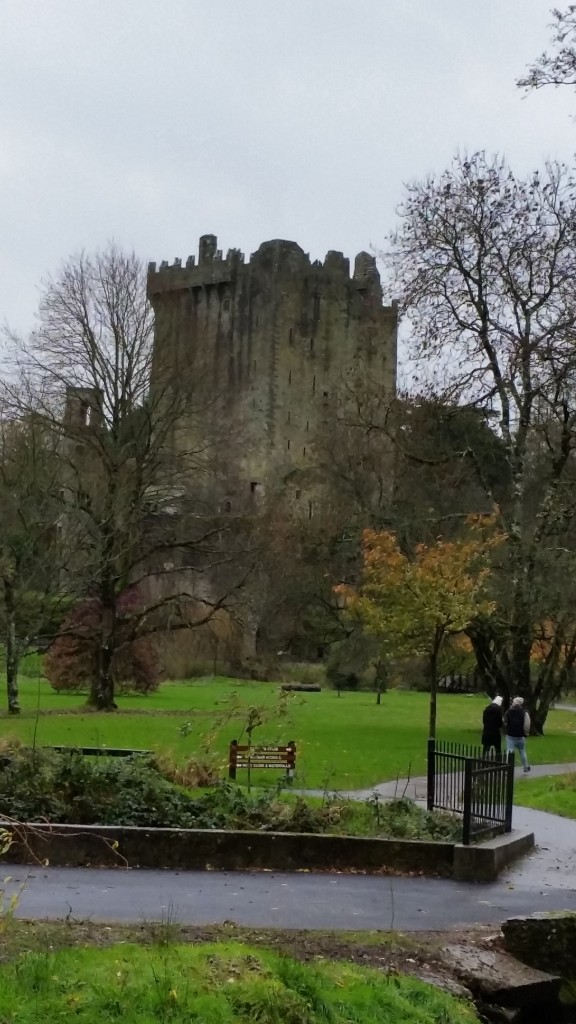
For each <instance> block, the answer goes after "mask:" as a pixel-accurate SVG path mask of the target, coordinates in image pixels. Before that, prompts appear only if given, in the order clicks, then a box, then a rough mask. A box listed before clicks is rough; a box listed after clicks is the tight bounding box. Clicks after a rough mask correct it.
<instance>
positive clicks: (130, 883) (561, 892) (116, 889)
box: [4, 765, 576, 931]
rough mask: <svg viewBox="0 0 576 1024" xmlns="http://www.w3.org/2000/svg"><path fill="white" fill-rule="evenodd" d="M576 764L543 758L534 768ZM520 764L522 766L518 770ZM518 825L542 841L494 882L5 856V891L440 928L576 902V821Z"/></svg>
mask: <svg viewBox="0 0 576 1024" xmlns="http://www.w3.org/2000/svg"><path fill="white" fill-rule="evenodd" d="M567 771H576V765H548V766H546V765H539V766H535V767H534V768H533V771H532V773H531V777H539V776H543V775H551V774H559V773H561V772H567ZM520 774H521V773H520ZM374 791H375V792H377V793H379V795H380V796H381V797H382V798H390V797H394V796H395V795H401V794H402V793H404V792H406V794H407V795H408V796H411V797H412V798H415V799H419V800H420V799H422V797H423V796H425V793H426V780H425V779H422V778H416V779H413V780H410V781H409V780H399V781H398V782H392V783H389V782H387V783H382V784H381V785H379V786H375V787H374V788H373V789H370V790H366V791H362V792H354V793H351V794H348V795H350V796H353V797H354V798H356V799H361V798H363V797H366V796H369V795H370V794H371V793H372V792H374ZM514 825H515V827H516V828H520V829H528V830H530V831H533V832H534V833H535V835H536V841H537V843H538V848H537V849H536V850H535V851H534V852H533V853H532V854H530V855H528V856H527V857H525V858H523V860H521V861H520V862H518V864H516V865H515V866H514V867H512V868H510V869H509V870H508V871H506V872H505V873H504V874H503V875H502V876H501V877H500V879H499V880H498V882H495V883H491V884H489V885H480V884H465V883H462V882H453V881H450V880H444V879H433V878H383V877H379V876H373V875H372V876H370V875H348V874H342V875H333V874H323V873H320V872H306V873H302V874H300V873H295V874H282V873H276V872H262V873H254V874H252V873H248V872H235V873H224V872H222V873H217V872H214V873H213V872H199V871H189V872H186V871H185V872H172V871H145V870H122V869H116V870H113V869H112V870H110V869H97V868H41V869H35V868H33V869H30V870H28V869H23V868H22V867H16V866H13V867H10V866H9V865H5V866H4V877H6V875H11V876H12V880H11V881H10V882H7V883H6V885H5V888H6V891H7V893H8V894H10V893H12V892H13V891H15V890H16V889H18V888H19V887H20V886H21V885H22V884H24V890H23V892H22V894H21V898H20V902H19V904H18V908H17V911H16V913H17V915H18V916H20V917H25V918H36V919H38V918H62V917H66V915H70V916H72V917H74V918H76V919H83V920H85V919H87V918H91V919H92V920H95V921H110V922H112V921H122V922H128V921H131V922H141V921H144V920H148V921H152V920H155V921H158V920H162V919H163V918H166V917H173V918H175V919H176V920H177V921H179V922H181V923H182V924H198V925H201V924H219V923H222V922H224V921H234V922H236V923H237V924H242V925H249V926H255V927H283V928H311V929H314V928H320V929H332V928H338V929H362V928H368V929H372V928H375V929H389V928H393V927H394V928H397V929H400V930H406V931H408V930H421V929H436V928H438V929H441V928H446V927H450V926H453V925H465V924H472V923H491V924H498V923H500V922H501V921H502V920H504V918H506V917H510V916H511V915H514V914H524V913H533V912H534V911H536V910H564V909H571V910H576V821H572V820H570V819H567V818H558V817H556V816H555V815H552V814H545V813H544V812H542V811H534V810H531V809H529V808H524V807H515V809H514Z"/></svg>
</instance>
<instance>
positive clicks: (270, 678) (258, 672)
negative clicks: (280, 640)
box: [232, 654, 282, 683]
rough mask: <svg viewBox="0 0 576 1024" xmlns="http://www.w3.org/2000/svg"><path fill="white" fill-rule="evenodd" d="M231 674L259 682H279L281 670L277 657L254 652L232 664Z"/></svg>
mask: <svg viewBox="0 0 576 1024" xmlns="http://www.w3.org/2000/svg"><path fill="white" fill-rule="evenodd" d="M232 675H234V676H236V677H237V678H238V679H255V680H258V681H259V682H263V683H266V682H272V683H275V682H278V683H279V682H280V681H281V678H282V671H281V669H280V664H279V662H278V659H277V658H275V657H274V656H273V655H271V654H255V655H253V656H252V657H251V658H244V659H243V660H242V661H240V662H238V663H237V664H234V665H233V666H232Z"/></svg>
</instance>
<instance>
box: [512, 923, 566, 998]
mask: <svg viewBox="0 0 576 1024" xmlns="http://www.w3.org/2000/svg"><path fill="white" fill-rule="evenodd" d="M502 933H503V935H504V946H505V948H506V950H507V951H508V952H509V953H511V954H512V956H515V957H516V958H517V959H518V960H521V961H522V963H525V964H528V965H529V966H530V967H536V968H537V969H539V970H541V971H550V973H552V974H560V975H561V976H562V977H563V978H567V979H569V980H571V981H576V913H575V912H573V911H570V910H565V911H561V912H557V913H546V912H541V913H537V914H532V915H531V916H530V917H512V918H510V919H509V920H508V921H506V922H505V923H504V924H503V925H502Z"/></svg>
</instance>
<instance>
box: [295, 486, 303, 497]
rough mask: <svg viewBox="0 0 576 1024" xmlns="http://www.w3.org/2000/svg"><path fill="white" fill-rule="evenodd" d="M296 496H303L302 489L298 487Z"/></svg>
mask: <svg viewBox="0 0 576 1024" xmlns="http://www.w3.org/2000/svg"><path fill="white" fill-rule="evenodd" d="M296 497H297V498H301V497H302V491H301V490H300V488H298V490H297V491H296Z"/></svg>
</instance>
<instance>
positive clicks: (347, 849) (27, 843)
mask: <svg viewBox="0 0 576 1024" xmlns="http://www.w3.org/2000/svg"><path fill="white" fill-rule="evenodd" d="M504 838H509V837H504ZM530 838H531V841H532V845H533V843H534V837H533V836H531V837H530ZM483 845H489V844H483ZM509 845H510V844H509ZM481 849H482V847H481V846H477V847H474V846H470V847H459V846H457V845H455V844H453V843H434V842H420V841H417V840H400V839H370V838H364V837H361V838H357V837H352V836H326V835H310V834H303V833H284V832H232V831H225V830H219V829H169V828H149V829H148V828H146V829H145V828H136V827H120V826H101V825H82V826H78V825H53V826H50V825H46V824H34V823H31V824H28V825H24V826H22V827H20V828H19V829H18V835H17V837H16V841H15V842H14V845H13V846H12V847H11V849H10V851H9V853H8V855H7V859H9V860H11V861H18V862H19V863H34V862H38V861H45V860H47V861H48V862H49V863H50V864H52V865H59V866H89V865H92V866H96V865H97V866H122V865H129V866H130V867H133V868H136V867H141V868H167V869H171V870H179V871H186V870H188V871H192V870H196V871H198V870H200V871H203V870H209V869H214V870H222V871H250V870H252V869H254V870H262V869H268V870H274V871H297V870H310V871H313V870H326V869H328V870H334V871H345V870H347V869H352V870H357V871H366V872H368V873H369V872H386V871H391V872H398V873H409V872H419V873H421V874H423V875H431V876H443V877H453V876H454V877H464V876H465V877H467V878H469V879H472V880H476V881H491V880H492V879H493V878H495V877H496V876H497V873H498V870H501V867H503V866H504V862H503V860H502V858H501V857H500V858H498V859H497V858H496V857H495V856H494V852H493V851H492V852H488V853H486V854H485V855H484V856H483V857H482V856H481V855H480V857H479V853H478V851H480V850H481ZM510 849H511V850H514V849H516V848H515V847H514V846H513V844H512V845H510ZM522 852H524V847H523V848H522ZM514 855H516V856H518V855H519V853H518V852H516V853H515V854H514ZM467 858H468V859H467ZM469 858H471V860H469ZM479 863H480V868H478V864H479ZM506 863H509V860H507V861H506ZM475 865H476V869H477V870H478V874H477V875H475V874H474V870H475ZM458 872H460V873H458ZM462 872H464V875H463V874H462Z"/></svg>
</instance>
